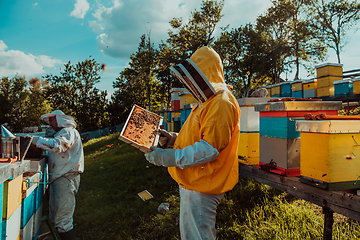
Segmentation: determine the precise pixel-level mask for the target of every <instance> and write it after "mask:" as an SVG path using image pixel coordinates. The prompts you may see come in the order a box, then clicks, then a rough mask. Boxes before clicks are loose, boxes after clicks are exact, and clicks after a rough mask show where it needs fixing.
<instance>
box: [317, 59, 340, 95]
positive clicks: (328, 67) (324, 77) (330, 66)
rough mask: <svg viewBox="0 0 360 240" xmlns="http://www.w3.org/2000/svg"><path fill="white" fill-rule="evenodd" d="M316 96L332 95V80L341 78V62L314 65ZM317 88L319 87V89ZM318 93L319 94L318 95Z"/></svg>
mask: <svg viewBox="0 0 360 240" xmlns="http://www.w3.org/2000/svg"><path fill="white" fill-rule="evenodd" d="M315 68H316V78H317V87H318V92H317V93H318V97H321V96H333V95H334V84H333V83H334V82H335V81H338V80H342V79H343V72H342V64H336V63H324V64H320V65H317V66H315ZM319 89H321V90H320V91H319ZM319 94H320V95H319Z"/></svg>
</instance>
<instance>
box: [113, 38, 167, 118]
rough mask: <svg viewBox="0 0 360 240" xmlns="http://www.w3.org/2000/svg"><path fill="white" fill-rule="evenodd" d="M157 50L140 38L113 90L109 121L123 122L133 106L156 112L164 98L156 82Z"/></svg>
mask: <svg viewBox="0 0 360 240" xmlns="http://www.w3.org/2000/svg"><path fill="white" fill-rule="evenodd" d="M157 54H158V53H157V50H155V49H154V47H153V45H152V44H151V42H150V37H148V38H147V37H146V35H145V34H144V35H143V36H142V37H141V41H140V43H139V47H138V50H137V52H136V53H134V54H132V55H131V56H130V62H129V67H128V68H125V69H124V70H123V71H122V72H121V73H120V76H119V77H118V78H116V81H115V82H113V88H115V89H116V91H115V92H114V94H113V95H112V96H111V102H110V106H109V111H110V113H111V116H112V120H113V122H116V123H119V122H122V121H125V120H126V117H127V115H128V113H129V112H130V110H131V108H132V106H133V105H134V104H136V105H138V106H140V107H143V108H145V109H149V107H150V106H151V109H150V110H151V111H158V110H160V108H161V106H162V104H161V103H163V102H165V97H164V96H163V95H162V94H160V92H161V91H160V89H161V84H160V82H159V80H158V79H157V75H156V74H157V72H158V71H157V70H158V68H159V67H158V66H159V64H158V59H157Z"/></svg>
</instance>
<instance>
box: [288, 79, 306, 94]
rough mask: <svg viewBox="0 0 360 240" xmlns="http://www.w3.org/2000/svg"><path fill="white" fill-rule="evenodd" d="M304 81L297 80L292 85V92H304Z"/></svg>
mask: <svg viewBox="0 0 360 240" xmlns="http://www.w3.org/2000/svg"><path fill="white" fill-rule="evenodd" d="M303 82H304V81H303V80H297V81H294V82H292V83H291V91H292V92H296V91H302V90H303Z"/></svg>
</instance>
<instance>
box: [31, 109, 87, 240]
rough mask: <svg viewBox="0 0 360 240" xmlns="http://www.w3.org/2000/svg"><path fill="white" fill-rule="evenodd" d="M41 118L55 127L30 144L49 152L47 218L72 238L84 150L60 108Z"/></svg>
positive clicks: (60, 232)
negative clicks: (51, 132)
mask: <svg viewBox="0 0 360 240" xmlns="http://www.w3.org/2000/svg"><path fill="white" fill-rule="evenodd" d="M41 119H42V120H43V121H44V122H46V123H47V124H49V125H50V126H51V127H52V128H53V129H54V130H55V132H56V133H55V134H54V135H53V137H49V138H48V137H34V138H33V141H32V144H35V145H36V147H38V148H41V149H44V150H47V151H49V153H48V168H49V184H50V200H49V218H50V221H51V222H52V223H53V224H54V226H55V228H56V229H57V231H58V232H59V235H60V238H61V239H62V240H64V239H69V240H73V239H75V232H74V229H73V214H74V210H75V195H76V193H77V192H78V189H79V185H80V173H82V172H83V171H84V151H83V146H82V142H81V137H80V134H79V132H78V131H77V130H76V123H75V121H74V119H73V118H72V117H71V116H67V115H65V114H64V113H63V112H62V111H61V110H55V111H53V112H52V113H49V114H44V115H42V116H41Z"/></svg>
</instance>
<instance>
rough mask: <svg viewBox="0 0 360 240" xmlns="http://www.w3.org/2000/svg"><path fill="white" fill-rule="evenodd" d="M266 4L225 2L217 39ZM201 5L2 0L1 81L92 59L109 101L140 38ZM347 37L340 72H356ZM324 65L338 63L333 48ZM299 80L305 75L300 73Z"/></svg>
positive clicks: (147, 0)
mask: <svg viewBox="0 0 360 240" xmlns="http://www.w3.org/2000/svg"><path fill="white" fill-rule="evenodd" d="M270 6H271V1H270V0H251V1H248V0H225V5H224V8H223V12H222V13H223V14H224V16H223V18H222V19H221V21H220V22H219V23H218V25H217V26H218V28H217V29H216V31H215V33H214V34H215V36H216V35H217V34H219V33H220V27H225V26H227V25H229V28H230V29H232V28H238V27H239V26H243V25H245V24H247V23H255V20H256V18H257V17H258V16H259V15H261V14H263V13H265V11H266V9H267V8H269V7H270ZM200 7H201V0H112V1H110V0H52V1H49V0H11V1H7V0H0V77H3V76H7V77H13V76H15V74H18V75H21V76H23V75H24V76H25V77H26V79H27V80H30V79H31V78H33V77H38V78H41V77H42V76H45V75H46V74H53V75H58V74H59V73H60V72H61V69H63V66H64V64H66V63H67V62H69V61H70V62H71V63H72V64H76V63H77V62H81V61H84V60H85V59H90V58H91V59H93V58H94V59H95V60H96V61H97V62H99V63H101V64H105V65H106V70H105V71H102V72H101V73H100V76H101V80H100V83H98V84H97V85H96V87H97V88H98V89H100V90H107V92H108V93H109V95H108V97H109V96H110V95H111V94H112V93H113V92H114V89H113V88H112V83H113V82H114V81H115V78H116V77H118V76H119V73H120V72H121V71H122V70H123V69H124V68H126V67H127V66H128V62H129V60H130V55H131V54H132V53H135V52H136V51H137V48H138V45H139V42H140V37H141V36H142V35H143V34H150V37H151V41H152V42H153V43H154V46H155V47H157V46H159V44H160V43H161V40H163V41H165V40H166V39H167V38H168V33H167V32H168V30H169V29H170V24H169V21H170V20H171V19H173V18H174V17H177V18H178V17H182V18H183V20H188V19H189V17H190V15H191V12H192V11H194V10H200ZM348 34H349V39H348V44H347V45H346V46H345V48H344V50H343V52H342V53H341V60H342V64H343V70H344V71H346V70H353V69H360V44H359V42H360V40H359V39H360V31H349V33H348ZM326 62H330V63H336V62H337V58H336V55H335V52H334V51H333V50H331V49H330V50H329V58H328V60H327V61H326ZM294 74H295V71H294V72H293V73H292V74H289V75H288V76H287V78H288V79H293V76H292V75H294ZM300 77H301V78H309V74H308V73H307V72H306V71H305V70H301V72H300ZM311 77H314V76H311Z"/></svg>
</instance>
